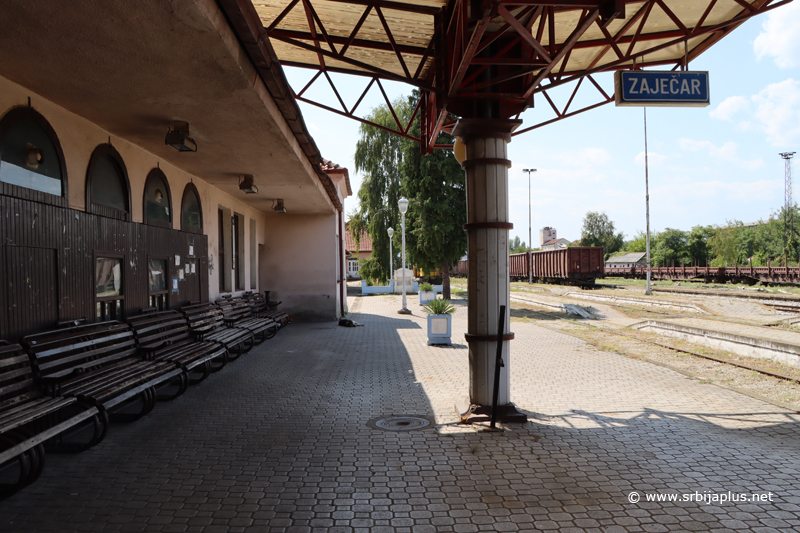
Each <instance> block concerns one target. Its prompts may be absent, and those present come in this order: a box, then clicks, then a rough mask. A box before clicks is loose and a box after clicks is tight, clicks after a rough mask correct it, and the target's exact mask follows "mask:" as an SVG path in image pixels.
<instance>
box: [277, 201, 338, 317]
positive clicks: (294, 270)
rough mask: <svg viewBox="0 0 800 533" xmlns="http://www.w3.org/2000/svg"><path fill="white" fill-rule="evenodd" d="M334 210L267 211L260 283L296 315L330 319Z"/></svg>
mask: <svg viewBox="0 0 800 533" xmlns="http://www.w3.org/2000/svg"><path fill="white" fill-rule="evenodd" d="M337 224H338V215H337V214H330V215H292V214H285V215H277V214H276V215H268V216H267V220H266V235H267V239H266V241H265V244H264V251H263V256H262V265H261V269H262V271H261V274H262V276H263V278H262V279H263V283H264V286H263V289H264V290H270V291H272V292H271V295H270V298H271V299H272V300H276V301H281V302H283V303H282V304H281V307H280V309H281V310H283V311H285V312H286V313H289V315H290V316H292V317H293V318H294V319H295V320H305V321H316V320H333V319H335V318H336V317H337V316H338V304H337V294H336V287H337V285H336V275H337V272H336V263H337V247H336V240H337V238H338V236H337V235H336V226H337Z"/></svg>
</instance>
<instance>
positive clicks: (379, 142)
mask: <svg viewBox="0 0 800 533" xmlns="http://www.w3.org/2000/svg"><path fill="white" fill-rule="evenodd" d="M393 106H394V108H395V110H396V112H397V114H398V118H399V119H400V120H401V122H403V123H404V124H405V123H407V122H408V119H409V118H410V117H411V114H412V113H413V111H414V110H413V107H409V103H408V102H407V101H406V100H403V99H398V100H396V101H395V102H394V103H393ZM367 119H368V120H371V121H372V122H375V123H376V124H381V125H382V126H385V127H387V128H390V129H394V130H397V124H396V123H395V120H394V117H393V116H392V113H391V112H390V111H389V109H388V108H387V107H386V106H382V107H378V108H375V109H373V110H372V112H371V113H370V114H369V115H368V116H367ZM359 134H360V138H359V140H358V142H357V143H356V153H355V163H356V172H359V173H361V174H362V175H363V176H364V179H363V181H362V183H361V188H360V189H359V190H358V199H359V203H360V210H359V211H358V212H357V213H355V214H353V215H352V216H351V217H350V221H349V222H350V229H351V231H352V234H353V236H354V237H356V236H360V235H361V231H364V230H366V231H367V233H368V234H369V236H370V238H371V239H372V259H373V260H375V263H374V264H370V265H368V267H367V268H368V271H369V272H370V273H372V274H374V277H375V278H377V279H387V278H389V277H391V275H390V273H389V235H388V234H387V232H386V230H387V229H389V228H390V227H391V228H394V230H395V233H394V249H395V250H396V251H398V252H399V250H400V237H401V231H400V211H399V210H398V208H397V201H398V200H399V199H400V198H401V197H402V196H403V191H402V181H403V178H402V174H401V172H400V165H401V162H402V159H403V151H404V150H405V144H407V143H409V142H412V143H413V141H408V140H406V139H404V138H402V137H400V136H399V135H395V134H394V133H391V132H388V131H386V130H383V129H380V128H376V127H374V126H368V125H366V124H362V125H361V128H360V130H359ZM406 230H408V228H406ZM394 267H395V268H399V267H400V265H399V262H398V261H395V262H394ZM362 268H363V267H362Z"/></svg>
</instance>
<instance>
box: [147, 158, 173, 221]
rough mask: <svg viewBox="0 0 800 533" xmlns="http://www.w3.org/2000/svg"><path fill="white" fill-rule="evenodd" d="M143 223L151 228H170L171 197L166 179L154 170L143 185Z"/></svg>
mask: <svg viewBox="0 0 800 533" xmlns="http://www.w3.org/2000/svg"><path fill="white" fill-rule="evenodd" d="M142 205H143V206H144V223H145V224H150V225H151V226H162V227H165V228H171V227H172V195H171V194H170V192H169V184H168V183H167V177H166V176H165V175H164V173H163V172H161V170H160V169H158V168H154V169H153V170H151V171H150V173H149V174H148V175H147V180H146V181H145V183H144V202H143V204H142Z"/></svg>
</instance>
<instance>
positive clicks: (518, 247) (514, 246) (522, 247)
mask: <svg viewBox="0 0 800 533" xmlns="http://www.w3.org/2000/svg"><path fill="white" fill-rule="evenodd" d="M508 249H509V252H510V253H512V254H521V253H523V252H527V251H528V246H527V245H526V244H525V241H521V240H520V239H519V236H517V237H514V238H513V239H511V241H509V243H508Z"/></svg>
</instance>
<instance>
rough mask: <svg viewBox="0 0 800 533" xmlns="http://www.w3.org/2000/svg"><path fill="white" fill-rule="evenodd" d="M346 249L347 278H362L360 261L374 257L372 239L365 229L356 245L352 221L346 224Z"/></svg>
mask: <svg viewBox="0 0 800 533" xmlns="http://www.w3.org/2000/svg"><path fill="white" fill-rule="evenodd" d="M344 246H345V247H344V250H345V254H346V255H347V278H348V279H360V278H361V276H360V275H359V273H358V270H359V266H358V261H359V260H363V259H369V258H370V257H372V239H370V237H369V233H367V232H366V231H363V232H362V233H361V239H359V242H358V247H356V239H355V237H354V236H353V234H352V233H351V231H350V223H349V222H348V223H347V224H345V234H344Z"/></svg>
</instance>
